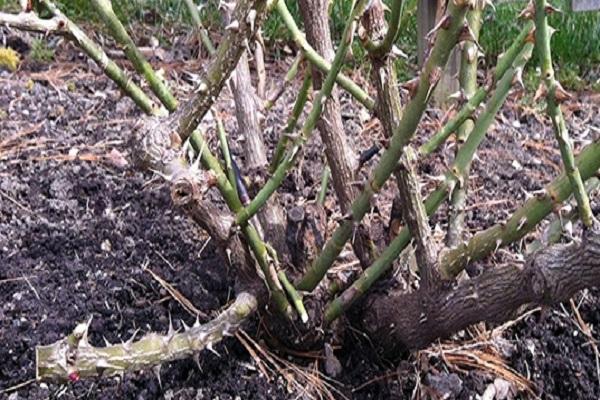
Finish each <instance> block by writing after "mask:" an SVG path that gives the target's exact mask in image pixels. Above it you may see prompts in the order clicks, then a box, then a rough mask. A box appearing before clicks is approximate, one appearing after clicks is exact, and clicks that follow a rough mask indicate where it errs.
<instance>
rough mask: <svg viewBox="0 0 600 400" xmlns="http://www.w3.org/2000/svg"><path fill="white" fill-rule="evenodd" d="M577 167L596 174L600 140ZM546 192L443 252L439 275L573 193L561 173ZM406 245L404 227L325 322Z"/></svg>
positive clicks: (441, 194)
mask: <svg viewBox="0 0 600 400" xmlns="http://www.w3.org/2000/svg"><path fill="white" fill-rule="evenodd" d="M577 164H578V166H579V169H580V171H581V175H582V177H583V179H588V178H590V177H592V176H593V175H594V174H596V173H597V171H598V169H599V168H600V141H598V142H596V143H592V144H590V145H588V146H586V147H585V149H584V150H583V151H582V152H581V154H580V155H579V157H577ZM445 185H446V184H445V183H444V184H442V186H445ZM545 192H546V194H545V195H543V196H541V197H533V198H531V199H529V200H528V201H527V202H525V204H523V206H521V207H520V208H519V209H518V210H517V211H515V213H514V214H513V215H512V216H511V217H510V219H509V220H508V221H507V222H506V223H503V224H499V225H495V226H493V227H491V228H489V229H486V230H485V231H482V232H480V233H478V234H476V235H475V236H473V238H471V240H469V242H468V243H466V244H463V245H461V246H459V247H458V248H455V249H452V250H450V251H448V252H447V253H444V255H443V257H442V260H441V264H440V272H441V274H442V275H443V276H445V277H447V278H450V277H454V276H456V275H458V274H459V273H460V272H461V271H462V270H463V269H464V267H465V266H466V265H467V264H469V263H470V262H472V261H476V260H481V259H482V258H484V257H486V256H488V255H489V254H490V253H492V252H493V251H495V250H496V249H498V248H499V247H500V246H503V245H507V244H510V243H513V242H515V241H517V240H519V239H521V238H522V237H524V236H525V235H526V234H527V233H528V232H529V231H530V230H531V229H532V228H533V227H535V226H536V225H537V224H538V223H539V222H540V221H541V220H542V219H544V218H545V217H546V216H547V215H548V214H550V213H551V212H552V211H553V209H554V207H555V206H556V205H557V204H559V203H560V202H562V201H564V200H565V199H566V198H567V197H568V196H569V195H570V194H571V193H572V189H571V185H570V183H569V180H568V178H567V177H566V176H565V175H564V174H562V175H561V176H560V177H558V178H557V179H555V180H554V181H553V182H552V183H550V184H549V185H548V186H546V189H545ZM446 196H447V190H443V189H442V188H438V190H436V191H435V192H434V193H433V194H432V195H430V196H429V198H428V199H427V201H426V202H425V208H426V210H427V213H428V214H431V212H432V211H431V210H432V209H433V208H435V207H436V205H438V206H439V204H441V203H442V202H443V201H444V199H445V198H446ZM409 242H410V232H409V231H408V229H406V228H404V229H402V231H400V234H399V235H398V236H397V237H396V238H395V239H394V240H393V241H392V243H391V244H390V246H388V248H387V249H385V250H384V252H383V253H382V255H381V257H380V258H379V259H378V260H377V261H375V263H374V264H373V265H372V266H370V267H369V268H367V269H366V270H365V271H364V272H363V274H362V275H361V276H360V278H359V279H358V280H356V281H355V282H354V283H353V284H352V286H351V287H350V288H348V289H347V290H346V291H344V292H343V293H342V294H341V295H340V296H338V297H337V298H336V299H335V300H333V301H332V302H331V304H330V305H329V306H328V307H327V309H326V311H325V321H327V322H331V321H333V320H335V319H336V318H338V317H339V316H340V315H341V314H342V313H343V312H345V311H346V310H347V309H348V308H349V307H350V306H351V305H352V304H353V303H354V302H355V301H356V300H357V299H358V298H359V297H360V296H361V295H362V294H364V293H366V291H367V290H368V289H369V288H370V287H371V286H372V285H373V283H374V282H375V281H376V280H377V279H379V277H380V276H381V275H382V274H383V273H384V272H385V271H387V269H388V268H389V267H390V266H391V264H392V262H393V261H394V260H395V259H396V257H397V256H398V255H399V254H400V252H401V251H402V250H403V249H404V248H405V247H406V246H407V245H408V243H409Z"/></svg>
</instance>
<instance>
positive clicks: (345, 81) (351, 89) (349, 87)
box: [275, 0, 375, 110]
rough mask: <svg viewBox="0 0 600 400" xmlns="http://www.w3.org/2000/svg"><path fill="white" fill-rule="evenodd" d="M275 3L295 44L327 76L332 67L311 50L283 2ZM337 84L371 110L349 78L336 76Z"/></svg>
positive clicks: (368, 100)
mask: <svg viewBox="0 0 600 400" xmlns="http://www.w3.org/2000/svg"><path fill="white" fill-rule="evenodd" d="M275 1H276V2H277V3H276V5H275V7H276V8H277V12H278V13H279V16H280V17H281V19H282V20H283V23H284V24H285V26H286V27H287V28H288V30H289V31H290V33H291V34H292V38H293V39H294V41H295V42H296V44H297V45H298V46H299V47H300V48H301V49H302V51H303V52H304V54H305V56H306V58H307V59H308V60H309V61H310V62H311V63H312V64H314V65H316V66H317V67H318V68H319V69H320V70H321V71H323V72H325V73H327V74H329V72H330V71H331V69H332V65H330V64H329V63H328V62H327V61H326V60H325V59H324V58H323V57H321V56H320V55H319V53H317V52H316V51H315V49H313V48H312V47H311V46H310V45H309V44H308V42H307V41H306V38H305V37H304V34H303V33H302V31H301V30H300V29H299V28H298V25H296V21H294V17H293V16H292V14H290V11H289V10H288V8H287V6H286V4H285V0H275ZM335 79H336V81H337V83H338V84H339V85H340V86H341V87H343V88H344V90H346V91H347V92H348V93H350V94H351V95H352V96H353V97H354V98H355V99H356V100H358V102H360V103H361V104H362V105H363V106H365V107H366V108H367V109H369V110H372V109H373V108H374V107H375V102H374V101H373V99H372V98H371V97H369V95H368V94H367V93H366V92H365V91H364V90H362V89H361V88H360V87H359V86H358V85H357V84H356V83H354V82H353V81H352V80H351V79H350V78H348V77H347V76H345V75H344V74H337V76H336V78H335Z"/></svg>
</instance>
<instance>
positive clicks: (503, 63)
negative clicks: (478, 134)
mask: <svg viewBox="0 0 600 400" xmlns="http://www.w3.org/2000/svg"><path fill="white" fill-rule="evenodd" d="M533 28H534V24H533V22H532V21H528V22H527V23H525V26H524V27H523V29H521V32H520V33H519V35H518V36H517V37H516V38H515V40H514V41H513V43H512V44H511V46H510V47H509V48H508V50H507V51H506V52H505V53H504V54H503V55H502V56H501V57H499V58H498V62H497V63H496V69H495V71H494V81H493V82H492V84H491V85H488V86H487V87H481V88H479V89H478V90H477V91H476V92H475V93H474V94H473V96H471V98H470V99H469V100H468V101H467V103H466V104H465V105H464V106H463V107H462V108H461V110H460V111H459V112H458V113H457V114H456V115H455V116H454V118H452V119H451V120H450V121H448V122H447V123H446V124H445V125H444V126H443V127H442V129H441V130H440V131H439V132H437V133H436V134H435V135H434V136H432V137H431V138H430V139H429V140H428V141H427V142H426V143H424V144H423V145H421V147H419V150H418V152H419V154H422V155H428V154H431V153H433V152H434V151H435V150H436V149H437V148H438V147H440V146H441V145H442V143H444V142H445V141H446V140H447V139H448V137H450V135H451V134H452V133H453V132H456V130H457V129H458V128H459V127H460V126H461V125H462V124H463V123H464V122H465V121H467V119H469V118H470V117H471V116H472V115H473V113H474V112H475V110H477V107H479V105H480V104H481V103H482V102H483V100H485V98H486V97H487V96H488V95H489V93H490V92H491V91H492V90H493V89H494V86H495V83H497V82H498V80H500V78H502V77H503V76H504V74H505V73H506V71H507V70H508V69H509V68H510V66H511V65H512V64H513V62H514V60H515V58H516V57H517V55H518V54H519V52H520V51H521V50H522V49H523V46H524V45H525V42H526V41H527V38H528V36H529V35H530V34H531V32H532V30H533Z"/></svg>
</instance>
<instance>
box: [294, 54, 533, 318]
mask: <svg viewBox="0 0 600 400" xmlns="http://www.w3.org/2000/svg"><path fill="white" fill-rule="evenodd" d="M532 50H533V44H531V43H528V44H527V45H526V46H525V47H524V48H523V50H522V51H521V54H520V55H519V56H518V57H517V59H516V60H515V64H514V67H513V68H510V69H509V70H508V71H506V74H505V75H504V76H503V77H502V79H500V81H499V82H498V85H497V89H496V91H495V92H494V94H493V95H492V97H491V98H490V100H489V101H488V103H487V105H486V109H485V110H484V112H483V113H482V114H481V116H480V117H479V118H478V119H477V122H476V123H475V126H474V127H473V131H472V132H471V134H470V135H469V137H468V138H467V141H466V142H465V144H464V145H463V146H462V147H461V148H460V150H459V153H458V154H457V156H456V158H455V160H454V164H453V166H452V167H451V169H450V171H449V172H447V173H446V175H445V178H444V181H442V183H440V185H439V186H438V187H437V188H436V190H435V191H434V192H433V193H432V194H431V195H429V197H428V198H427V200H426V201H425V210H426V212H427V215H428V216H430V215H431V214H433V213H434V212H435V211H436V210H437V209H438V208H439V206H440V205H441V204H442V203H443V202H444V200H446V199H447V198H448V195H449V194H451V192H452V190H453V188H454V187H455V186H456V185H457V183H458V181H459V179H460V177H461V176H463V174H464V171H465V168H466V166H467V165H468V164H469V163H470V161H471V159H472V158H473V156H474V155H475V151H476V149H477V147H478V146H479V145H480V144H481V142H482V140H483V138H484V137H485V134H486V132H487V130H488V129H489V127H490V125H491V124H492V122H493V121H494V117H495V115H496V114H497V112H498V110H499V109H500V107H501V106H502V104H503V103H504V100H505V99H506V97H507V96H508V91H509V89H510V87H511V85H512V81H513V79H514V77H515V75H516V74H517V73H518V70H519V69H522V68H523V66H524V65H525V63H526V62H527V60H528V59H529V57H530V56H531V52H532ZM334 236H335V234H334ZM410 240H411V234H410V231H409V230H408V228H407V227H404V228H403V229H402V230H401V231H400V233H399V234H398V236H396V238H395V239H394V240H393V241H392V243H390V245H389V246H388V247H387V248H386V249H385V250H384V251H383V253H382V254H381V256H380V257H379V258H378V259H377V260H375V262H374V263H373V264H372V265H371V266H370V267H369V268H367V269H366V270H364V271H363V273H362V275H361V276H360V277H359V278H358V279H357V280H356V281H355V282H354V283H353V284H352V285H351V286H350V287H349V288H348V289H346V290H345V291H344V292H343V293H342V294H341V295H340V296H338V297H337V298H336V299H334V300H333V301H332V302H331V304H330V305H329V306H328V307H327V310H326V312H325V319H326V321H328V322H331V321H333V320H334V319H336V318H337V317H339V316H340V315H341V314H342V313H343V312H344V311H345V310H347V309H348V308H349V307H350V306H351V305H352V304H353V303H354V302H355V301H356V300H357V299H358V298H359V297H360V296H362V294H364V293H365V292H366V291H367V290H368V289H369V288H370V287H371V286H372V285H373V283H374V282H375V281H376V280H377V279H379V277H381V275H383V273H384V272H385V271H387V270H388V268H389V267H390V266H391V265H392V263H393V262H394V260H395V259H396V258H397V257H398V256H399V255H400V253H401V252H402V250H404V248H405V247H406V246H407V245H408V243H410ZM442 272H443V271H442ZM298 287H299V288H301V286H300V285H298Z"/></svg>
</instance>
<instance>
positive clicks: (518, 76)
mask: <svg viewBox="0 0 600 400" xmlns="http://www.w3.org/2000/svg"><path fill="white" fill-rule="evenodd" d="M512 83H513V84H515V83H518V84H519V86H520V87H521V89H525V83H523V67H519V68H517V69H515V76H514V77H513V82H512Z"/></svg>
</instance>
